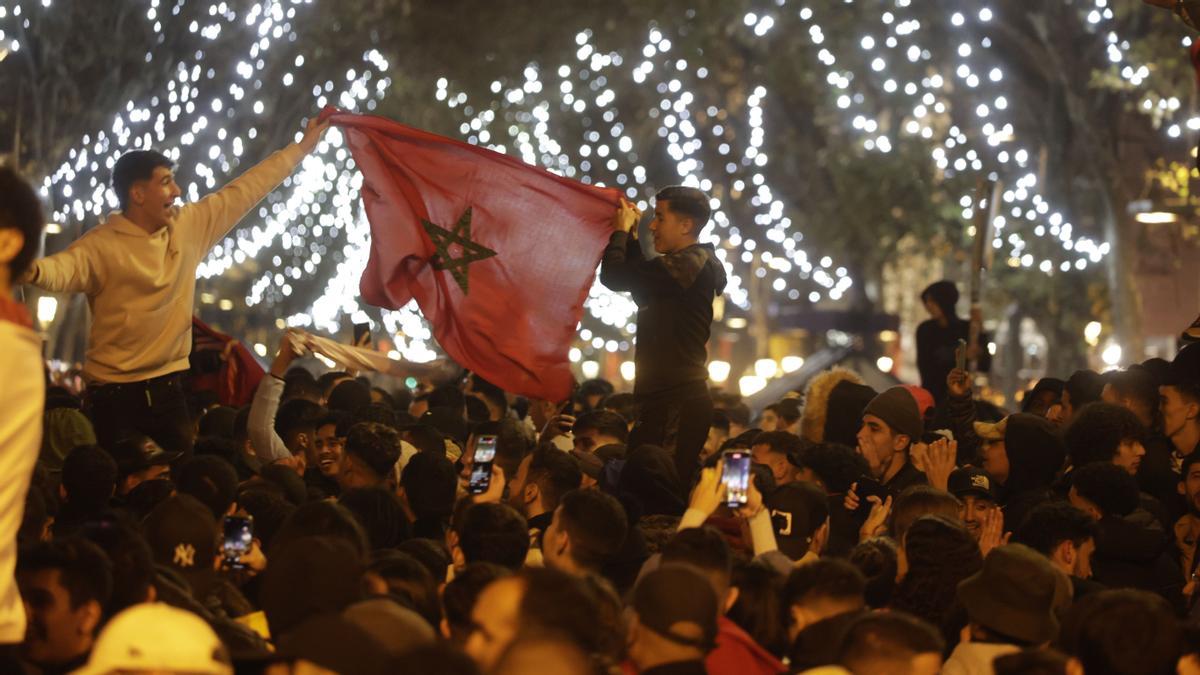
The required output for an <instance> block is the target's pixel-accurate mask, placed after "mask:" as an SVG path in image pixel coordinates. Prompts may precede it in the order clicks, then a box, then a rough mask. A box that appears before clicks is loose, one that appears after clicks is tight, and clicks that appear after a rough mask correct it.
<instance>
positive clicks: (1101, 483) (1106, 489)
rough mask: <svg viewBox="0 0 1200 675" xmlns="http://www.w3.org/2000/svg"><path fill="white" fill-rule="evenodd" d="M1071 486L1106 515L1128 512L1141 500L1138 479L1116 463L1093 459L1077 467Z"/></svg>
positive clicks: (1072, 474) (1072, 473) (1123, 514)
mask: <svg viewBox="0 0 1200 675" xmlns="http://www.w3.org/2000/svg"><path fill="white" fill-rule="evenodd" d="M1071 487H1073V488H1075V492H1076V493H1078V494H1079V496H1080V497H1083V498H1084V499H1086V500H1088V501H1090V502H1092V503H1093V504H1095V505H1096V508H1098V509H1100V511H1101V513H1103V514H1104V515H1106V516H1127V515H1129V514H1130V513H1133V510H1134V509H1136V508H1137V507H1138V504H1139V503H1140V498H1139V497H1138V485H1137V479H1135V478H1134V477H1133V476H1130V475H1129V472H1128V471H1126V470H1125V469H1123V468H1121V467H1119V466H1117V465H1116V464H1108V463H1106V462H1093V463H1091V464H1086V465H1084V466H1081V467H1079V468H1078V469H1075V470H1074V471H1072V472H1071Z"/></svg>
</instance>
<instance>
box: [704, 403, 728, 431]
mask: <svg viewBox="0 0 1200 675" xmlns="http://www.w3.org/2000/svg"><path fill="white" fill-rule="evenodd" d="M708 428H709V429H716V430H717V431H720V432H721V433H722V434H723V435H725V436H729V415H728V414H726V413H725V411H724V410H720V409H718V410H714V411H713V416H712V421H711V422H709V423H708Z"/></svg>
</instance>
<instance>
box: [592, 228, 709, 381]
mask: <svg viewBox="0 0 1200 675" xmlns="http://www.w3.org/2000/svg"><path fill="white" fill-rule="evenodd" d="M600 282H601V283H602V284H604V285H605V286H606V287H608V288H609V289H610V290H613V291H618V292H622V291H628V292H629V293H630V294H632V296H633V301H634V302H636V303H637V306H638V312H637V349H636V353H635V356H634V364H635V365H636V367H637V368H636V370H637V377H636V379H635V381H634V385H633V393H634V395H636V396H637V397H638V398H639V399H642V400H661V399H664V398H674V397H675V396H677V395H679V394H680V393H681V392H690V391H692V390H693V389H695V390H696V391H698V392H699V393H702V394H707V391H708V390H707V384H706V383H707V382H708V366H707V362H708V338H709V335H710V333H711V331H712V320H713V307H712V305H713V299H714V298H716V297H717V296H718V295H720V294H721V293H722V292H723V291H724V290H725V283H726V277H725V268H724V267H723V266H722V265H721V262H720V261H719V260H717V256H716V251H715V250H714V249H713V247H712V246H709V245H707V244H696V245H693V246H689V247H687V248H685V249H683V250H682V251H677V252H675V253H668V254H666V255H662V256H659V257H657V258H653V259H651V260H647V259H646V258H645V256H643V255H642V249H641V246H640V245H639V244H638V241H637V240H636V239H634V238H633V237H631V236H629V234H628V233H626V232H614V233H613V234H612V238H611V239H610V240H609V244H608V248H606V249H604V259H603V261H602V262H601V264H600Z"/></svg>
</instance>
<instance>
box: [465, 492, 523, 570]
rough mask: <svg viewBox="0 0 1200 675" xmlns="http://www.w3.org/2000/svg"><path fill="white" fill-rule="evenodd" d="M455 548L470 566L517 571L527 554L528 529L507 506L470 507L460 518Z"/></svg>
mask: <svg viewBox="0 0 1200 675" xmlns="http://www.w3.org/2000/svg"><path fill="white" fill-rule="evenodd" d="M458 545H459V547H460V548H461V549H462V552H463V556H464V557H465V558H466V559H467V562H469V563H471V562H490V563H496V564H497V565H501V566H503V567H507V568H508V569H510V570H519V569H521V566H523V565H524V564H525V555H526V554H527V553H529V526H528V525H527V524H526V523H525V519H524V518H522V517H521V514H519V513H517V512H516V510H515V509H513V508H512V507H511V506H508V505H507V504H496V503H491V502H484V503H481V504H473V505H471V506H470V507H468V508H467V511H466V514H465V515H464V516H463V521H462V526H461V528H460V529H459V530H458Z"/></svg>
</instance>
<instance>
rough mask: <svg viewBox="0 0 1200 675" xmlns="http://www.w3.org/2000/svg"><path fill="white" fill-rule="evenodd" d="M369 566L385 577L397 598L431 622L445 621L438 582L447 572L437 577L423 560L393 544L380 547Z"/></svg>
mask: <svg viewBox="0 0 1200 675" xmlns="http://www.w3.org/2000/svg"><path fill="white" fill-rule="evenodd" d="M367 570H368V571H369V572H371V573H373V574H375V575H376V576H378V577H379V578H380V579H381V580H383V582H384V583H385V584H386V585H387V589H388V592H389V593H390V594H391V595H392V596H393V597H394V598H396V599H397V600H398V601H400V602H401V604H403V605H404V606H405V607H408V608H409V609H412V610H413V611H415V612H416V613H417V614H420V615H421V618H423V619H425V621H427V622H428V623H429V625H430V626H437V625H439V624H441V622H442V608H441V603H440V602H439V600H438V585H439V582H440V581H441V579H443V578H444V576H443V577H434V576H433V575H432V574H430V573H429V569H428V568H427V567H425V565H424V564H423V563H422V562H421V561H420V560H417V559H416V558H414V557H413V556H411V555H409V554H408V553H401V552H400V551H397V550H395V549H392V548H388V549H382V550H381V549H376V551H375V553H374V555H373V556H372V560H371V564H370V565H368V566H367ZM442 574H443V575H444V574H445V568H442Z"/></svg>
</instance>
